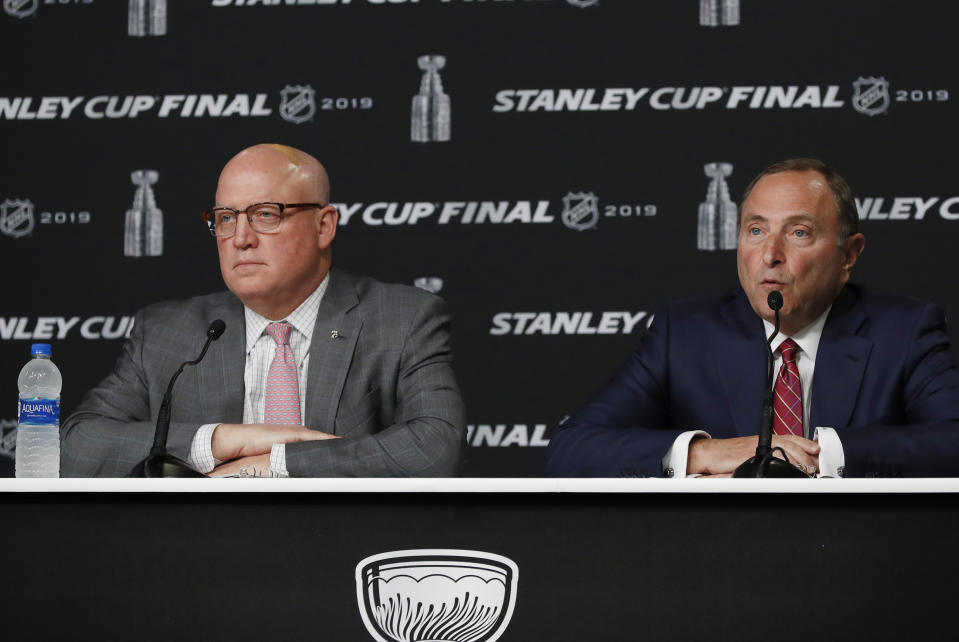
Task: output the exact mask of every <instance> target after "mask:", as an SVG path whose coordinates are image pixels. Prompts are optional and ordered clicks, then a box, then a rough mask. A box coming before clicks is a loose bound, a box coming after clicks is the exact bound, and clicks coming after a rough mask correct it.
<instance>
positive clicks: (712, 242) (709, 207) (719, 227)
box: [696, 163, 737, 250]
mask: <svg viewBox="0 0 959 642" xmlns="http://www.w3.org/2000/svg"><path fill="white" fill-rule="evenodd" d="M703 169H704V170H705V171H706V176H708V177H709V178H711V179H712V180H711V181H710V182H709V188H708V189H707V190H706V201H705V202H703V203H700V204H699V233H698V241H697V243H696V247H697V248H698V249H700V250H735V249H736V236H737V229H736V204H735V203H733V201H732V199H731V198H730V197H729V185H727V184H726V177H727V176H729V175H730V174H732V173H733V166H732V165H730V164H729V163H707V164H706V165H703Z"/></svg>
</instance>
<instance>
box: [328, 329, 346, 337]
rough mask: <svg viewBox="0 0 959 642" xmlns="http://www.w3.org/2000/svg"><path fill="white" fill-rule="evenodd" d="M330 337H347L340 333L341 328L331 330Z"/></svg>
mask: <svg viewBox="0 0 959 642" xmlns="http://www.w3.org/2000/svg"><path fill="white" fill-rule="evenodd" d="M330 338H331V339H345V338H346V337H344V336H343V335H342V334H340V331H339V330H330Z"/></svg>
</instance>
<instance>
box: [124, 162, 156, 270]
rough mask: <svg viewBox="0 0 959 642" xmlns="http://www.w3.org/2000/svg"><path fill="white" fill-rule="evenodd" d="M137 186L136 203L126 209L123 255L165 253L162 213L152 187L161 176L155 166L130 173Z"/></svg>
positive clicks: (134, 197) (134, 199)
mask: <svg viewBox="0 0 959 642" xmlns="http://www.w3.org/2000/svg"><path fill="white" fill-rule="evenodd" d="M130 178H131V180H133V184H134V185H136V186H137V189H136V192H135V193H134V195H133V206H132V207H131V208H130V209H128V210H127V217H126V225H125V227H124V230H123V255H124V256H162V255H163V212H162V211H160V208H158V207H157V204H156V196H155V195H154V194H153V188H152V187H150V186H151V185H153V184H154V183H156V182H157V179H159V178H160V175H159V174H158V173H157V172H156V171H154V170H152V169H138V170H136V171H134V172H132V173H131V174H130Z"/></svg>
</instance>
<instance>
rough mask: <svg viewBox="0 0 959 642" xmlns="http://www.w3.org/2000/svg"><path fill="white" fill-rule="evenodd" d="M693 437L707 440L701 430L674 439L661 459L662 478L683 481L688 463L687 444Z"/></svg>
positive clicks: (690, 431)
mask: <svg viewBox="0 0 959 642" xmlns="http://www.w3.org/2000/svg"><path fill="white" fill-rule="evenodd" d="M693 437H706V438H707V439H708V438H709V433H708V432H705V431H703V430H687V431H686V432H684V433H682V434H681V435H679V437H676V440H675V441H673V445H672V446H671V447H670V449H669V450H667V451H666V456H665V457H663V476H664V477H673V478H676V479H683V478H684V477H686V464H687V463H688V461H689V442H691V441H692V440H693Z"/></svg>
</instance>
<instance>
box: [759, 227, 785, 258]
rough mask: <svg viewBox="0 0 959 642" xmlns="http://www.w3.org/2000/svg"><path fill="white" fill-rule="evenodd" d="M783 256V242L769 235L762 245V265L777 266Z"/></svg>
mask: <svg viewBox="0 0 959 642" xmlns="http://www.w3.org/2000/svg"><path fill="white" fill-rule="evenodd" d="M784 258H785V254H784V253H783V240H782V239H781V238H779V236H777V235H775V234H771V235H770V236H769V238H768V239H766V243H765V244H764V245H763V263H765V264H766V265H779V264H780V263H782V262H783V260H784Z"/></svg>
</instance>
